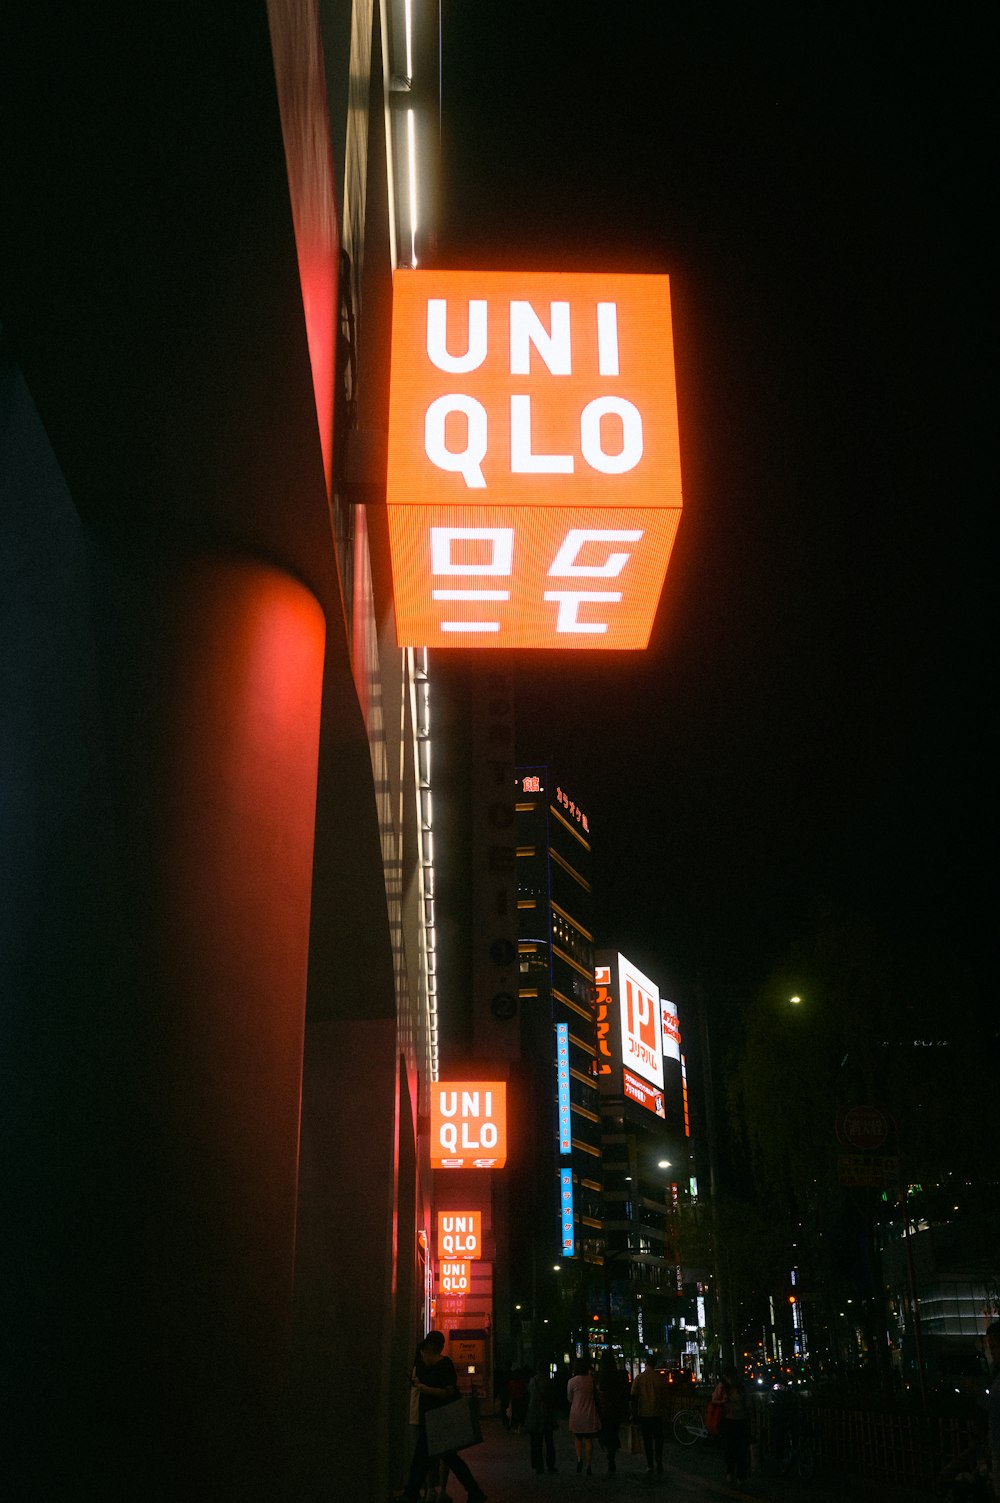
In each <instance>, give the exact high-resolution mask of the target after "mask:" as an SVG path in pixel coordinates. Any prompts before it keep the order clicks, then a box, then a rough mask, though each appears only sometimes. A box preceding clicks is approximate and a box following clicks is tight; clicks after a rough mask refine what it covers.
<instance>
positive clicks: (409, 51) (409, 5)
mask: <svg viewBox="0 0 1000 1503" xmlns="http://www.w3.org/2000/svg"><path fill="white" fill-rule="evenodd" d="M403 18H404V22H405V25H406V76H407V78H408V79H411V80H412V78H413V0H404V4H403Z"/></svg>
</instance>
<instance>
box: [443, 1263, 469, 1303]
mask: <svg viewBox="0 0 1000 1503" xmlns="http://www.w3.org/2000/svg"><path fill="white" fill-rule="evenodd" d="M471 1282H472V1273H471V1271H470V1269H469V1260H468V1259H467V1258H459V1259H454V1258H449V1259H447V1260H443V1261H442V1263H441V1293H442V1294H462V1295H465V1294H468V1292H469V1286H470V1284H471Z"/></svg>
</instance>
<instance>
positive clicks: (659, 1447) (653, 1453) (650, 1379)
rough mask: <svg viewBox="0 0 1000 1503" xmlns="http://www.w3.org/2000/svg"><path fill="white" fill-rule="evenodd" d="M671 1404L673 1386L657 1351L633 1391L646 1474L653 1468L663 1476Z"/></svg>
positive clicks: (632, 1403) (649, 1474)
mask: <svg viewBox="0 0 1000 1503" xmlns="http://www.w3.org/2000/svg"><path fill="white" fill-rule="evenodd" d="M669 1408H670V1386H669V1384H668V1383H667V1375H666V1373H665V1372H661V1371H660V1360H659V1357H658V1356H657V1355H656V1354H655V1353H654V1355H653V1356H652V1357H650V1358H649V1360H648V1362H647V1363H646V1365H645V1367H644V1368H643V1370H642V1372H641V1373H640V1374H639V1376H638V1377H637V1378H636V1379H635V1381H634V1382H633V1384H632V1394H631V1409H632V1415H633V1417H634V1418H635V1420H636V1421H637V1423H638V1426H639V1429H640V1431H641V1432H642V1448H643V1450H644V1451H645V1453H646V1476H647V1477H652V1476H653V1474H654V1472H655V1474H656V1475H657V1476H658V1477H662V1476H663V1428H664V1422H665V1421H666V1418H667V1414H668V1412H669Z"/></svg>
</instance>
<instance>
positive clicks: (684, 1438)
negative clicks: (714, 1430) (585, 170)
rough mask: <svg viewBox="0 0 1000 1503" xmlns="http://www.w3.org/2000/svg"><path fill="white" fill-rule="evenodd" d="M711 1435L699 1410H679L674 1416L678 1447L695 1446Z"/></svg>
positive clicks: (675, 1436)
mask: <svg viewBox="0 0 1000 1503" xmlns="http://www.w3.org/2000/svg"><path fill="white" fill-rule="evenodd" d="M709 1434H710V1432H709V1430H708V1429H706V1426H705V1418H704V1416H703V1415H701V1414H699V1413H698V1411H697V1409H678V1411H677V1413H676V1414H675V1415H674V1440H676V1441H677V1443H678V1445H681V1446H695V1445H697V1444H698V1442H699V1441H700V1440H707V1439H708V1437H709Z"/></svg>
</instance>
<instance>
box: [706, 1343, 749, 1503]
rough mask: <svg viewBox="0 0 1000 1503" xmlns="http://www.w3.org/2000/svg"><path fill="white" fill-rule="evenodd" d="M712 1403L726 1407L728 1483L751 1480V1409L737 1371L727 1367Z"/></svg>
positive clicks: (724, 1442)
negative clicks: (748, 1472)
mask: <svg viewBox="0 0 1000 1503" xmlns="http://www.w3.org/2000/svg"><path fill="white" fill-rule="evenodd" d="M712 1403H713V1404H721V1405H722V1426H721V1436H722V1452H723V1455H724V1456H725V1459H726V1481H727V1482H739V1483H743V1482H745V1481H746V1480H747V1466H748V1463H749V1460H750V1406H749V1404H748V1403H747V1395H746V1389H745V1388H744V1387H743V1384H742V1382H741V1381H740V1379H739V1377H738V1376H737V1374H736V1370H735V1368H732V1367H727V1368H726V1370H725V1371H724V1372H723V1374H722V1378H721V1380H720V1381H719V1383H718V1384H717V1385H716V1388H715V1392H714V1393H713V1394H712Z"/></svg>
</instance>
